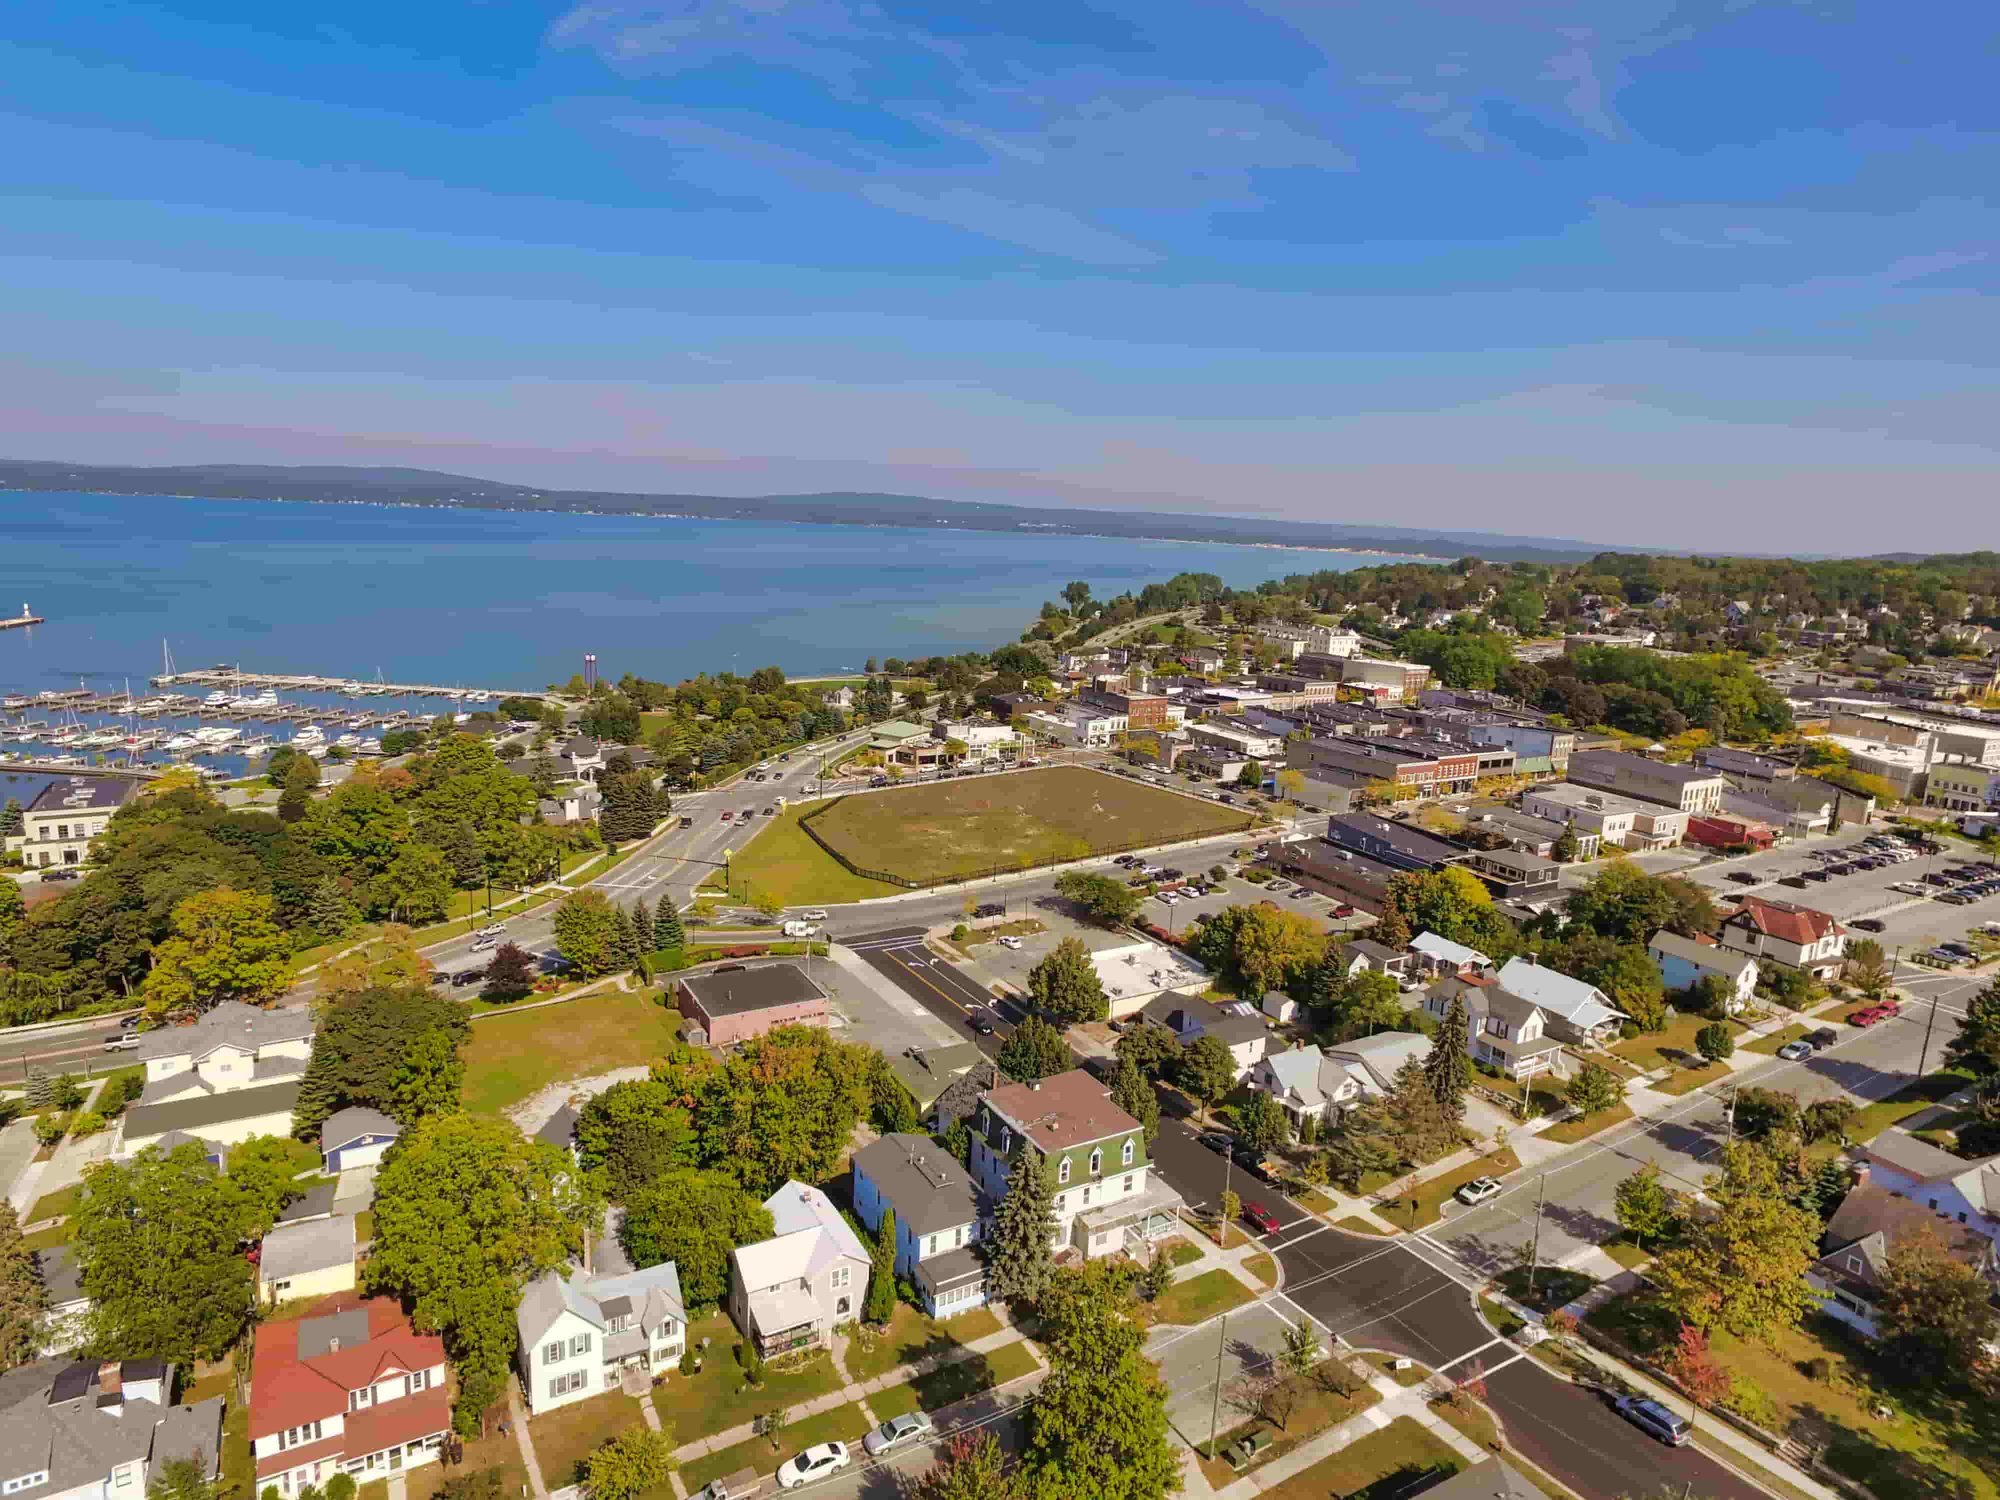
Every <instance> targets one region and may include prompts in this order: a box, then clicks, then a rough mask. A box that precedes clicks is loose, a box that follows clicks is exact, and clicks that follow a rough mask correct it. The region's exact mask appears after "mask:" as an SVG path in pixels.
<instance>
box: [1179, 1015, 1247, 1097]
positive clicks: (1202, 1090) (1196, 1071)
mask: <svg viewBox="0 0 2000 1500" xmlns="http://www.w3.org/2000/svg"><path fill="white" fill-rule="evenodd" d="M1174 1082H1175V1083H1177V1084H1178V1085H1179V1086H1180V1088H1181V1091H1182V1092H1183V1093H1185V1094H1187V1095H1188V1096H1189V1097H1190V1098H1192V1099H1194V1100H1195V1101H1196V1102H1197V1103H1199V1104H1200V1105H1201V1106H1202V1108H1203V1109H1204V1110H1209V1109H1213V1108H1214V1107H1215V1106H1216V1105H1217V1104H1220V1103H1221V1102H1222V1100H1223V1098H1224V1097H1225V1096H1226V1095H1227V1094H1228V1093H1229V1091H1230V1090H1231V1089H1233V1088H1234V1087H1236V1056H1235V1054H1234V1053H1232V1052H1231V1051H1230V1050H1229V1044H1228V1043H1227V1042H1225V1041H1223V1040H1222V1038H1221V1037H1219V1036H1212V1035H1210V1034H1208V1033H1207V1032H1204V1033H1202V1035H1200V1036H1198V1037H1196V1038H1195V1039H1194V1040H1193V1041H1191V1042H1189V1043H1188V1044H1187V1045H1186V1046H1184V1047H1182V1048H1181V1055H1180V1059H1179V1061H1178V1062H1176V1063H1175V1064H1174Z"/></svg>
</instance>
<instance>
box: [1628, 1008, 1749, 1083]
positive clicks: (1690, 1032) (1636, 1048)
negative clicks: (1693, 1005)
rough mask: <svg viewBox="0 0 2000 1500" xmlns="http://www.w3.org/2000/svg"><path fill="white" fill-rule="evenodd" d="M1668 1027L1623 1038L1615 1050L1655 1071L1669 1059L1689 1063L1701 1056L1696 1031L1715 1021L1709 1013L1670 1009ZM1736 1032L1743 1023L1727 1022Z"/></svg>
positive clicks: (1741, 1029)
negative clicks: (1630, 1037)
mask: <svg viewBox="0 0 2000 1500" xmlns="http://www.w3.org/2000/svg"><path fill="white" fill-rule="evenodd" d="M1668 1014H1669V1019H1668V1021H1667V1029H1666V1030H1665V1031H1649V1032H1644V1033H1642V1034H1641V1035H1639V1036H1635V1037H1633V1038H1632V1040H1631V1041H1629V1042H1619V1043H1618V1044H1617V1045H1616V1046H1614V1047H1613V1048H1612V1049H1611V1051H1612V1052H1613V1053H1614V1054H1615V1055H1616V1056H1619V1057H1622V1058H1624V1059H1626V1061H1628V1062H1632V1063H1636V1064H1637V1065H1638V1066H1639V1067H1641V1068H1644V1069H1646V1070H1648V1071H1651V1070H1652V1069H1654V1068H1660V1067H1665V1066H1666V1065H1668V1064H1669V1063H1686V1062H1688V1061H1689V1060H1690V1059H1693V1060H1697V1061H1698V1060H1699V1059H1700V1057H1701V1054H1700V1053H1699V1052H1697V1051H1695V1050H1694V1034H1695V1033H1696V1032H1697V1031H1700V1030H1701V1028H1702V1027H1704V1026H1710V1025H1713V1024H1714V1023H1713V1022H1712V1021H1710V1020H1709V1019H1708V1017H1706V1016H1700V1015H1686V1014H1683V1013H1682V1012H1680V1011H1671V1012H1669V1013H1668ZM1724 1024H1726V1025H1727V1026H1728V1027H1729V1030H1730V1034H1731V1035H1732V1036H1741V1035H1742V1034H1743V1029H1744V1028H1743V1025H1742V1023H1741V1022H1738V1021H1729V1022H1725V1023H1724Z"/></svg>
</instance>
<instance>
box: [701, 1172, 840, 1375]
mask: <svg viewBox="0 0 2000 1500" xmlns="http://www.w3.org/2000/svg"><path fill="white" fill-rule="evenodd" d="M764 1207H765V1208H766V1209H767V1210H769V1211H770V1215H771V1224H772V1228H773V1229H774V1230H775V1233H774V1234H773V1235H772V1236H771V1238H770V1239H768V1240H760V1241H758V1242H757V1243H756V1244H754V1245H738V1246H737V1247H736V1248H735V1249H734V1250H732V1251H730V1252H729V1258H730V1277H729V1315H730V1316H731V1317H732V1318H734V1319H735V1320H736V1326H737V1327H738V1328H740V1329H742V1330H743V1332H744V1334H745V1336H747V1337H749V1338H752V1339H754V1340H756V1343H757V1350H758V1352H759V1353H760V1354H763V1355H764V1356H765V1357H766V1358H769V1357H770V1356H771V1355H774V1354H785V1353H789V1352H790V1351H791V1350H794V1349H811V1348H817V1347H819V1346H821V1345H824V1344H826V1343H827V1342H829V1341H830V1340H831V1339H832V1337H833V1331H834V1329H836V1328H841V1327H844V1326H845V1325H847V1324H849V1323H852V1322H854V1321H855V1320H856V1319H857V1318H859V1317H860V1316H861V1298H862V1294H863V1293H864V1292H866V1291H867V1290H868V1252H867V1251H866V1250H864V1249H863V1248H862V1246H861V1241H860V1239H859V1238H858V1237H857V1236H856V1235H855V1233H854V1231H853V1230H852V1229H850V1228H849V1227H848V1225H847V1220H846V1219H844V1218H842V1217H841V1214H840V1210H839V1209H837V1208H835V1207H834V1206H833V1204H832V1202H831V1201H830V1200H829V1199H828V1198H827V1196H826V1194H825V1193H822V1192H821V1191H820V1190H819V1189H818V1188H816V1187H810V1186H808V1185H807V1184H805V1183H803V1182H787V1183H786V1184H785V1185H784V1186H783V1187H781V1188H779V1189H778V1190H777V1191H776V1192H775V1193H773V1194H771V1196H770V1197H768V1198H766V1199H765V1200H764Z"/></svg>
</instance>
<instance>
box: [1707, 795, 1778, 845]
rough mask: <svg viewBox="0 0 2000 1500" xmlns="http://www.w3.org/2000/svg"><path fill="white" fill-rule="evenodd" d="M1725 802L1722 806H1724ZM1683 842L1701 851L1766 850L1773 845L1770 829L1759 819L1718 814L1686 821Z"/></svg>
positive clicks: (1727, 813)
mask: <svg viewBox="0 0 2000 1500" xmlns="http://www.w3.org/2000/svg"><path fill="white" fill-rule="evenodd" d="M1728 800H1729V799H1728V798H1726V797H1725V798H1724V799H1723V804H1724V806H1725V807H1726V806H1727V805H1728ZM1687 841H1688V842H1689V843H1690V844H1700V845H1701V846H1702V847H1703V848H1705V849H1744V848H1748V849H1768V848H1770V847H1771V845H1772V844H1774V843H1775V842H1777V835H1776V834H1775V833H1773V832H1772V830H1771V825H1770V824H1769V823H1766V822H1764V821H1763V820H1762V819H1760V818H1745V817H1742V816H1739V815H1738V814H1735V813H1731V812H1719V813H1714V814H1711V815H1708V816H1705V817H1695V818H1689V819H1688V826H1687Z"/></svg>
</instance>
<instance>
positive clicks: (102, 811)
mask: <svg viewBox="0 0 2000 1500" xmlns="http://www.w3.org/2000/svg"><path fill="white" fill-rule="evenodd" d="M138 789H139V783H138V782H137V781H136V780H135V779H133V778H132V777H130V776H68V777H64V778H63V779H62V780H59V781H52V782H50V783H49V784H48V785H47V786H45V787H43V788H42V789H41V790H40V791H39V792H37V793H36V794H35V797H34V800H33V801H31V802H30V803H29V804H28V806H27V809H26V810H25V811H24V812H23V813H22V814H21V831H20V832H19V833H10V834H9V835H7V852H8V853H9V854H19V855H20V856H21V862H22V863H23V864H25V865H26V866H27V867H28V868H29V869H31V870H48V869H55V868H57V867H59V866H64V865H80V864H83V863H84V862H85V861H87V860H88V859H89V858H90V845H91V842H92V840H94V839H95V838H96V837H97V836H98V835H99V834H100V833H102V832H104V830H105V828H106V827H107V826H108V825H109V824H110V822H111V815H112V814H113V813H115V812H117V811H118V809H119V808H121V807H123V806H124V805H125V804H126V803H127V802H129V801H131V800H132V794H133V793H134V792H136V791H137V790H138Z"/></svg>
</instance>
